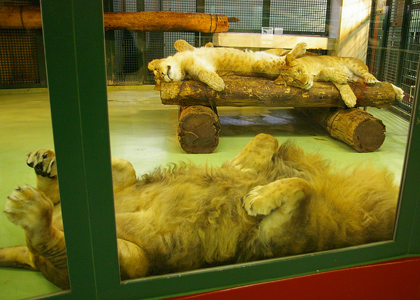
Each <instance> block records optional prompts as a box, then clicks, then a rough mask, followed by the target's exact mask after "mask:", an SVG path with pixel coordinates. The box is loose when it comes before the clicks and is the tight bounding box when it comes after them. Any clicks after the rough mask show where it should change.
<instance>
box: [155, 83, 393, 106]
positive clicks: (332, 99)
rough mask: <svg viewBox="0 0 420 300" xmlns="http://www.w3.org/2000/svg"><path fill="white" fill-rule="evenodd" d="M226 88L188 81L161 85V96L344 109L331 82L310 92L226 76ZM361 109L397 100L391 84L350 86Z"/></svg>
mask: <svg viewBox="0 0 420 300" xmlns="http://www.w3.org/2000/svg"><path fill="white" fill-rule="evenodd" d="M223 79H224V81H225V84H226V87H225V89H224V90H223V91H221V92H216V91H214V90H212V89H211V88H209V87H208V86H207V85H206V84H204V83H201V82H198V81H193V80H188V81H181V82H171V83H166V82H162V84H161V86H160V96H161V99H162V103H163V104H167V105H206V106H214V105H215V106H269V107H345V104H344V102H343V101H342V100H341V97H340V93H339V92H338V90H337V88H336V87H335V86H334V85H333V84H332V83H330V82H315V83H314V85H313V87H312V88H311V89H309V90H303V89H300V88H295V87H289V86H287V87H286V86H284V85H276V84H275V83H274V81H272V80H269V79H267V78H258V77H243V76H224V77H223ZM349 85H350V87H351V88H352V90H353V91H354V93H355V95H356V97H357V105H359V106H375V107H384V106H389V105H391V104H392V103H393V102H394V100H395V92H394V89H393V88H392V85H391V84H390V83H387V82H378V83H377V84H375V85H374V86H367V85H365V84H362V83H352V82H350V83H349Z"/></svg>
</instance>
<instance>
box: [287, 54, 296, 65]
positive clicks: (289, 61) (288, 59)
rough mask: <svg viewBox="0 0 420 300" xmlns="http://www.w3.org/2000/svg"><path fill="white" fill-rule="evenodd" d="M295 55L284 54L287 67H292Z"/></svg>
mask: <svg viewBox="0 0 420 300" xmlns="http://www.w3.org/2000/svg"><path fill="white" fill-rule="evenodd" d="M295 59H296V58H295V56H294V55H293V54H287V55H286V65H288V66H289V67H292V66H294V65H295V64H296V62H295Z"/></svg>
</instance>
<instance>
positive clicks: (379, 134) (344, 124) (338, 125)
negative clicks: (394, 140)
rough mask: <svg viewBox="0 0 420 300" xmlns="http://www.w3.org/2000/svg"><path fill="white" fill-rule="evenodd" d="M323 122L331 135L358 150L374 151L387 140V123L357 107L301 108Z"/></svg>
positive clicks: (307, 114) (323, 125)
mask: <svg viewBox="0 0 420 300" xmlns="http://www.w3.org/2000/svg"><path fill="white" fill-rule="evenodd" d="M298 111H300V112H302V113H303V114H305V115H306V116H308V117H309V118H311V119H312V120H314V121H316V122H318V123H319V124H321V126H322V127H324V128H325V129H326V130H327V131H328V132H329V134H330V135H331V137H333V138H336V139H338V140H340V141H343V142H344V143H346V144H347V145H350V146H351V147H353V148H354V149H356V150H357V151H358V152H373V151H376V150H377V149H379V147H381V146H382V144H383V142H384V140H385V125H384V124H383V123H382V121H381V120H379V119H377V118H375V117H374V116H372V115H371V114H369V113H367V112H365V111H362V110H360V109H357V108H352V109H343V108H299V109H298Z"/></svg>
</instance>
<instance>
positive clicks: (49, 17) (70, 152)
mask: <svg viewBox="0 0 420 300" xmlns="http://www.w3.org/2000/svg"><path fill="white" fill-rule="evenodd" d="M41 9H42V15H43V31H44V43H45V53H46V63H47V74H48V76H47V77H48V86H49V92H50V101H51V114H52V121H53V132H54V142H55V150H56V154H57V167H58V170H59V172H60V191H61V199H62V208H63V220H64V227H65V237H66V243H67V254H68V262H69V272H70V280H71V291H68V292H63V293H60V294H56V295H53V296H46V297H48V298H54V299H144V298H153V297H162V296H170V295H176V294H182V293H194V292H199V291H203V290H209V289H220V288H223V287H229V286H238V285H244V284H248V283H254V282H262V281H268V280H273V279H279V278H285V277H291V276H296V275H302V274H308V273H315V272H318V271H324V270H331V269H339V268H343V267H347V266H354V265H360V264H367V263H371V262H376V261H383V260H389V259H393V258H398V257H404V256H412V255H420V241H419V239H418V237H419V236H420V211H419V203H420V186H419V184H418V178H420V177H419V176H420V122H419V121H418V120H417V117H416V116H420V114H419V112H418V107H417V108H416V109H414V110H413V120H416V122H412V125H411V129H412V131H411V135H410V143H409V147H408V149H409V150H408V151H407V160H406V169H405V181H404V185H403V187H402V189H401V191H402V204H401V206H400V214H399V218H398V225H397V231H396V236H395V240H394V241H390V242H384V243H377V244H372V245H364V246H360V247H353V248H348V249H340V250H335V251H329V252H323V253H315V254H310V255H302V256H297V257H288V258H283V259H273V260H269V261H264V262H255V263H250V264H245V265H233V266H227V267H221V268H216V269H207V270H199V271H194V272H189V273H184V274H176V275H167V276H161V277H156V278H146V279H140V280H134V281H130V282H123V283H120V279H119V266H118V256H117V242H116V233H115V217H114V206H113V196H112V178H111V164H110V141H109V124H108V111H107V92H106V75H105V74H106V72H105V71H106V67H105V54H104V29H103V14H102V11H103V7H102V0H91V1H85V0H63V1H54V0H43V1H42V3H41ZM74 178H77V180H74Z"/></svg>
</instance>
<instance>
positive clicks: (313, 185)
mask: <svg viewBox="0 0 420 300" xmlns="http://www.w3.org/2000/svg"><path fill="white" fill-rule="evenodd" d="M306 2H308V3H309V4H311V3H312V2H311V1H306ZM306 2H305V1H302V2H301V5H300V6H301V7H299V8H298V7H296V6H295V5H291V6H287V5H285V6H284V7H281V8H279V7H278V5H279V3H278V1H271V2H270V3H271V6H270V9H271V10H270V14H269V16H270V18H271V19H270V23H269V24H270V25H272V24H278V23H276V22H277V21H278V20H277V19H278V18H279V16H280V15H287V16H288V17H289V18H293V19H296V22H297V23H298V22H299V20H302V19H304V17H303V15H305V13H311V14H312V15H313V17H314V19H316V18H318V19H316V20H318V21H313V22H314V24H315V23H316V24H317V26H318V27H319V26H320V27H319V29H316V28H318V27H316V26H315V27H314V26H312V27H311V30H315V31H317V32H319V35H320V36H322V35H324V34H325V32H328V30H326V29H325V28H326V26H327V24H328V20H327V19H328V17H326V15H327V12H329V11H330V9H331V11H337V8H336V7H333V8H331V7H330V6H331V5H332V4H331V3H328V2H327V1H324V2H322V3H321V4H322V9H320V10H319V11H318V10H314V9H312V7H311V6H310V5H309V4H308V3H306ZM165 3H166V2H165ZM226 3H227V2H224V3H219V2H217V1H205V6H204V7H205V12H206V13H219V12H220V13H225V14H227V15H229V16H230V17H240V16H241V15H242V16H243V20H242V18H241V17H240V19H241V21H240V23H239V24H232V27H231V29H240V30H241V31H245V32H247V30H248V32H253V31H255V28H256V27H255V26H257V27H258V26H259V27H258V28H261V26H262V24H263V23H262V18H263V3H262V2H261V3H260V5H257V6H259V7H258V8H259V9H257V7H255V5H256V4H255V3H253V4H252V5H251V4H250V5H245V6H246V7H245V8H244V7H240V6H239V5H237V3H236V2H235V3H228V4H226ZM177 4H179V3H178V2H177ZM266 4H267V3H266V2H265V6H264V8H265V7H267V5H266ZM306 4H308V7H306V6H305V5H306ZM145 9H146V10H150V11H153V10H158V8H156V7H154V8H152V7H149V8H148V7H147V5H146V8H145ZM161 9H162V10H170V9H168V8H167V7H166V6H163V7H162V8H161ZM188 10H189V9H188V8H185V10H184V11H188ZM173 11H179V8H178V7H176V8H175V9H174V10H173ZM181 11H182V10H181ZM338 11H340V12H341V19H340V22H341V23H340V25H341V27H342V28H341V31H340V32H338V33H336V32H333V33H331V35H333V34H334V35H335V34H338V36H337V37H338V44H336V45H334V46H332V47H331V43H332V42H333V40H332V39H330V40H329V43H330V44H329V45H330V46H326V47H324V48H323V49H321V50H320V49H318V48H317V47H315V46H311V45H310V42H309V38H307V39H308V40H305V37H302V35H296V36H294V37H292V36H288V38H291V39H293V38H294V41H296V44H297V43H298V42H301V41H308V47H309V49H308V50H309V51H316V52H317V53H320V54H323V55H325V54H330V55H335V56H347V57H353V58H356V59H359V60H351V62H350V63H348V64H347V65H344V64H341V62H339V60H338V59H335V58H329V59H330V60H332V61H334V64H335V65H334V68H335V69H336V70H338V71H339V72H349V73H346V74H347V75H346V80H347V79H348V80H349V81H351V80H353V81H354V83H350V87H351V88H352V89H353V90H354V93H355V94H356V96H355V97H357V101H358V102H357V106H358V108H352V107H353V106H354V103H353V104H352V103H349V102H345V103H344V102H341V99H344V100H345V99H346V98H345V97H346V92H344V91H342V90H341V88H342V86H341V84H342V83H340V84H337V85H336V86H337V87H335V86H334V85H333V84H332V83H317V82H315V83H314V86H313V87H312V88H311V89H308V91H307V93H308V94H306V96H302V93H303V92H300V94H294V97H295V98H294V99H292V100H291V101H294V102H288V103H286V104H285V103H284V102H282V100H284V99H285V98H286V95H285V94H282V93H285V92H284V90H282V89H281V87H278V86H276V85H273V84H271V83H267V82H268V81H267V80H266V79H264V80H263V81H261V79H259V78H253V79H243V78H240V77H233V79H232V77H223V79H224V81H225V83H226V87H225V91H222V92H220V93H214V91H212V89H211V88H210V87H209V86H211V82H205V83H207V85H206V84H201V85H200V84H199V83H197V82H194V83H191V81H188V80H185V81H186V82H185V83H183V84H182V85H181V84H177V83H176V82H175V83H172V82H171V83H164V82H163V81H164V80H163V78H161V79H162V82H163V83H162V85H161V86H160V89H161V90H160V92H159V91H157V90H155V89H154V87H153V85H146V86H144V87H129V86H126V87H125V88H124V89H118V88H112V89H109V93H108V100H109V103H108V108H109V116H110V133H111V152H112V156H113V157H118V158H122V159H124V161H122V160H116V161H114V162H113V164H114V165H113V178H114V197H115V208H116V223H117V232H118V237H119V238H120V240H119V241H118V243H119V248H120V249H119V258H120V266H121V278H122V279H132V278H137V277H143V276H151V275H162V274H173V273H176V272H183V271H190V270H196V269H202V268H208V267H214V266H220V265H230V264H237V263H244V262H245V263H246V262H249V261H254V260H262V259H266V258H279V257H284V256H290V255H297V254H304V253H312V252H322V254H320V255H321V256H322V255H324V254H325V253H326V252H323V251H325V250H333V249H341V248H347V247H349V246H355V245H363V244H372V245H373V243H376V242H382V241H392V240H393V239H394V220H395V216H396V211H397V209H398V195H399V187H398V186H399V185H400V181H401V178H402V174H403V164H404V160H405V152H406V146H407V139H408V133H409V127H410V123H409V116H408V115H404V113H402V112H400V111H399V110H398V109H397V107H396V106H395V105H394V100H395V99H397V100H398V101H402V99H403V92H402V90H401V89H399V88H398V87H396V86H393V85H391V84H389V83H376V85H374V83H375V82H376V80H375V79H372V78H373V77H372V76H371V75H366V74H365V69H366V68H367V67H366V66H365V64H366V65H368V66H369V67H372V66H374V65H375V62H374V61H372V55H371V52H369V51H371V48H372V45H371V44H369V41H370V39H372V37H373V36H374V34H375V32H374V31H370V30H369V29H370V23H369V20H370V18H371V17H372V18H373V20H374V21H373V22H372V26H375V25H376V23H375V22H376V19H375V18H374V16H371V11H372V7H371V4H370V2H368V1H359V2H358V3H356V4H354V3H353V4H350V3H348V4H346V6H345V7H341V8H339V9H338ZM248 15H251V16H252V17H253V18H255V20H254V19H252V22H251V23H247V22H248V21H249V20H250V18H248ZM264 15H266V16H267V14H266V13H265V14H264ZM258 22H260V23H258ZM381 22H382V21H381ZM255 24H257V25H255ZM258 24H259V25H258ZM311 25H313V24H311ZM273 26H274V25H273ZM276 26H280V25H276ZM288 30H289V31H293V30H292V29H290V28H288ZM294 31H305V34H307V33H308V32H309V31H310V30H301V29H297V28H295V30H294ZM310 33H311V34H312V33H313V32H310ZM186 34H187V33H184V32H181V33H168V32H163V33H162V32H158V33H148V34H147V35H146V49H147V51H148V52H147V55H146V57H147V58H148V63H149V62H151V61H152V59H156V58H162V57H168V56H173V55H175V57H177V56H176V52H175V50H174V47H173V43H174V42H175V41H176V39H179V38H181V39H184V40H185V41H186V42H188V43H189V44H190V45H191V46H197V45H202V44H204V43H201V40H200V41H199V42H197V38H198V39H200V38H201V37H200V36H198V37H197V35H195V42H194V38H193V34H191V33H189V35H186ZM369 34H370V35H369ZM392 35H393V31H390V37H391V36H392ZM236 36H238V35H237V34H235V33H231V37H232V40H234V39H235V37H236ZM253 36H255V33H254V34H250V35H249V41H251V39H252V38H253ZM275 36H276V35H274V37H275ZM172 37H173V38H172ZM326 39H327V37H326ZM249 43H250V47H252V48H253V50H255V51H256V50H266V49H255V47H253V45H252V44H251V42H249ZM218 46H223V45H218ZM239 46H240V47H243V44H241V45H239V44H238V47H239ZM385 48H386V47H385ZM168 49H170V50H171V51H168ZM208 51H212V50H211V49H209V50H208ZM295 51H297V50H295ZM203 52H204V50H203ZM195 53H197V51H196V52H195ZM238 53H244V52H240V51H239V50H238ZM245 53H246V52H245ZM294 53H296V52H294ZM401 53H404V51H397V56H399V55H400V54H401ZM410 53H411V52H410ZM367 54H369V55H367ZM191 55H192V54H191ZM196 55H197V56H198V57H199V55H200V54H196ZM261 55H262V54H261ZM232 56H233V55H232ZM238 56H240V54H238ZM296 56H298V54H297V55H296ZM310 56H311V55H308V56H306V58H307V57H310ZM178 57H179V56H178ZM311 57H314V56H311ZM367 57H368V58H367ZM382 57H385V54H383V55H382ZM200 59H202V60H206V59H207V58H206V57H205V55H203V57H200ZM232 59H234V58H232ZM282 59H283V64H285V59H284V58H282ZM299 61H303V62H304V61H305V60H299V58H297V60H296V61H295V63H297V62H299ZM308 61H310V60H306V63H307V64H309V66H308V68H313V69H314V71H313V72H319V74H320V75H319V76H317V77H315V81H339V79H337V78H336V77H334V76H336V75H328V76H331V77H327V75H325V77H323V75H322V74H323V73H322V72H324V71H325V72H328V71H327V69H328V67H327V65H328V64H329V62H324V64H325V67H322V68H321V67H320V66H319V65H317V63H316V62H317V60H316V58H314V61H312V63H309V62H308ZM196 62H197V64H198V62H199V60H198V59H197V61H196ZM401 62H402V60H401ZM162 64H164V63H162ZM243 64H245V61H244V62H243ZM303 64H304V63H303ZM168 65H169V67H168V66H166V69H165V68H163V69H159V72H165V71H167V72H169V76H168V77H169V80H168V79H167V78H166V81H167V82H168V81H171V80H172V78H171V73H170V72H171V70H172V68H174V66H173V65H170V64H169V63H168ZM226 65H228V62H226V61H225V62H224V65H219V66H218V65H217V63H215V64H214V68H216V70H217V71H220V72H219V74H220V73H222V72H223V71H238V70H236V69H226V68H227V67H226ZM158 66H159V67H161V66H162V65H158ZM385 66H386V65H385ZM159 67H158V68H159ZM175 67H176V66H175ZM217 68H220V69H217ZM223 68H225V69H223ZM232 68H233V67H232ZM244 68H245V67H244ZM346 68H347V69H346ZM384 68H385V67H384ZM399 69H400V67H398V66H395V65H393V67H392V70H387V69H384V70H383V74H384V76H385V77H379V75H377V76H378V79H379V80H383V81H387V80H386V78H388V77H386V74H387V73H386V72H388V71H389V72H395V70H399ZM309 70H312V69H309ZM321 71H322V72H321ZM371 71H372V73H373V68H371ZM185 72H187V73H188V69H185ZM296 72H297V71H296ZM348 74H351V75H350V77H348V76H349V75H348ZM189 75H191V77H193V78H195V79H197V78H198V76H199V75H197V74H189ZM353 75H357V76H361V77H362V79H361V81H362V80H365V81H366V82H367V83H370V84H371V85H372V86H367V85H366V84H364V83H361V82H359V83H357V78H355V77H352V76H353ZM158 76H160V75H158ZM194 76H195V77H194ZM285 76H286V75H285ZM363 76H364V77H363ZM153 78H154V75H153V74H152V72H149V79H153ZM384 78H385V79H384ZM187 79H189V78H187ZM274 79H275V78H274ZM203 81H205V79H203ZM391 83H393V84H396V85H397V84H398V82H397V81H392V82H391ZM190 84H191V85H190ZM286 84H288V85H289V86H288V87H287V88H284V89H288V90H287V92H286V93H290V91H291V90H292V91H296V92H297V93H298V92H299V91H302V89H298V88H299V87H295V86H294V85H296V83H293V82H287V81H286ZM198 86H199V88H197V87H198ZM244 86H246V87H249V92H248V94H246V92H245V94H246V95H245V96H244V95H243V94H242V93H241V92H242V88H243V87H244ZM251 87H252V88H251ZM302 87H303V86H301V88H302ZM156 88H159V87H158V86H156ZM317 88H319V91H320V93H321V94H322V95H323V96H324V95H325V94H326V95H329V93H335V94H334V95H335V96H331V97H333V98H334V97H335V98H334V100H333V101H332V104H331V103H327V104H326V103H324V102H323V100H320V99H319V98H323V96H322V97H320V96H319V94H318V95H317V94H316V93H317V92H316V89H317ZM269 89H272V90H273V91H272V92H271V93H272V94H270V95H269V96H266V95H262V94H261V95H260V94H258V93H259V92H260V91H261V90H269ZM337 89H338V90H337ZM375 90H376V91H380V90H386V92H384V94H381V96H379V94H375V95H373V94H369V93H371V92H373V91H375ZM202 91H205V92H203V93H204V96H202V94H201V93H202ZM339 92H341V95H340V94H339ZM254 93H255V94H256V96H255V97H254V98H253V96H254V95H253V94H254ZM268 93H270V91H268ZM351 93H353V92H351ZM375 93H376V92H375ZM167 95H170V96H167ZM226 95H229V96H226ZM279 95H280V96H279ZM299 95H300V96H299ZM166 96H167V98H165V97H166ZM383 96H384V97H385V98H383ZM201 97H203V98H201ZM206 97H207V98H206ZM264 97H267V98H264ZM270 97H271V98H270ZM299 97H301V98H299ZM307 97H309V98H313V99H318V100H317V101H318V102H317V103H315V104H314V103H313V102H311V101H310V100H307ZM203 99H204V100H203ZM267 99H269V100H267ZM323 99H324V100H325V98H323ZM241 101H242V102H241ZM264 101H266V102H264ZM276 101H277V102H276ZM375 101H376V102H375ZM263 102H264V103H263ZM162 103H163V104H173V105H167V106H164V105H162ZM290 106H295V109H293V108H290ZM364 106H366V107H367V106H369V108H368V109H367V110H365V109H363V107H364ZM383 107H386V108H383ZM219 130H220V131H219ZM385 131H386V134H385ZM260 133H264V134H269V135H271V136H272V137H268V136H259V137H257V138H256V139H254V138H255V137H256V136H257V135H258V134H260ZM289 140H292V143H290V142H288V141H289ZM249 143H251V144H249ZM277 143H279V145H282V146H280V148H278V145H277ZM295 144H296V145H297V148H295V146H294V145H295ZM247 145H250V146H247ZM244 147H248V148H245V150H243V149H244ZM299 147H301V148H302V149H303V151H304V152H301V150H300V149H301V148H299ZM241 151H242V152H241ZM239 153H240V154H239ZM303 153H306V154H303ZM238 154H239V156H237V155H238ZM304 155H307V156H304ZM318 155H319V156H318ZM235 157H236V158H235ZM304 157H306V158H304ZM320 157H323V159H325V161H324V160H323V159H321V158H320ZM127 161H129V162H130V163H128V162H127ZM179 161H186V162H187V163H186V165H184V164H182V163H181V164H180V165H169V166H167V167H165V165H167V164H168V163H177V162H179ZM225 161H228V163H227V164H225V165H223V162H225ZM330 161H331V164H330V163H329V162H330ZM190 163H192V164H193V165H194V166H190ZM229 166H230V167H229ZM156 168H158V169H156ZM385 168H386V169H387V170H388V171H384V169H385ZM133 169H134V170H136V172H137V173H135V171H134V170H133ZM238 170H239V172H238ZM134 174H137V176H138V179H137V180H136V179H135V175H134ZM144 174H145V175H144ZM124 176H127V177H124ZM121 178H126V179H125V180H124V181H122V180H121ZM125 184H127V186H125ZM292 191H294V192H292ZM291 203H292V204H291ZM382 245H385V244H374V247H382ZM384 247H387V246H384ZM390 247H392V246H390ZM366 249H368V248H366ZM372 249H373V248H372ZM367 251H369V250H367ZM373 252H374V251H373V250H372V253H371V254H369V255H368V256H369V257H371V255H373V256H374V254H373ZM132 253H135V257H133V255H132ZM368 256H366V257H368ZM376 258H377V259H380V258H379V256H377V257H376ZM308 259H309V258H308ZM359 263H360V261H359ZM285 264H286V263H285ZM133 266H136V268H134V267H133ZM253 266H254V265H253ZM256 268H258V267H256ZM263 268H264V267H261V269H263ZM323 268H324V269H326V268H327V266H323ZM224 270H225V269H224ZM226 272H229V271H226ZM210 273H211V272H209V273H208V274H210ZM280 273H281V272H280V271H279V273H277V274H279V275H278V276H279V277H280V276H281V275H280ZM200 274H202V273H200ZM191 276H192V277H191V278H193V277H194V276H195V275H191ZM197 276H198V275H197ZM202 276H205V275H202ZM209 276H211V275H209ZM159 278H160V279H161V278H162V277H159ZM180 280H181V279H180ZM185 280H188V279H185ZM255 280H257V279H255ZM148 283H149V281H147V284H148ZM145 284H146V283H145ZM200 287H201V288H203V287H202V286H200ZM146 294H147V293H146Z"/></svg>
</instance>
